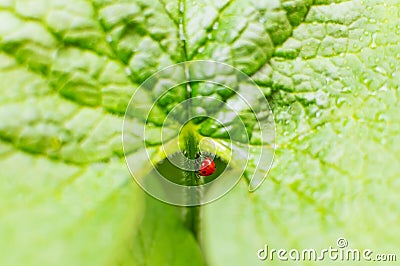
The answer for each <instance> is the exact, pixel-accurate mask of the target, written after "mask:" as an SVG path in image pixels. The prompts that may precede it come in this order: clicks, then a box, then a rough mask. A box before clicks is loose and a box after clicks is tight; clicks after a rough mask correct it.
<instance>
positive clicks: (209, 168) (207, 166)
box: [199, 158, 216, 176]
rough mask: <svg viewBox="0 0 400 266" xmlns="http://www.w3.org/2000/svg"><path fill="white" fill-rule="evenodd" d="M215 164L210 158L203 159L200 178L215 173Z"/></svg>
mask: <svg viewBox="0 0 400 266" xmlns="http://www.w3.org/2000/svg"><path fill="white" fill-rule="evenodd" d="M215 168H216V167H215V162H214V161H213V159H212V158H205V159H204V161H203V162H202V163H201V165H200V170H199V174H200V175H201V176H209V175H212V174H214V172H215Z"/></svg>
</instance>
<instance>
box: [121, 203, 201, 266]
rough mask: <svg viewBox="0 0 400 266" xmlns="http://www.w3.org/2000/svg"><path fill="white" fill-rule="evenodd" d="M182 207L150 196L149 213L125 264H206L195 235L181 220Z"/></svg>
mask: <svg viewBox="0 0 400 266" xmlns="http://www.w3.org/2000/svg"><path fill="white" fill-rule="evenodd" d="M181 212H182V208H181V207H174V206H171V205H167V204H166V203H163V202H160V201H158V200H156V199H154V198H152V197H151V196H146V212H145V215H144V217H143V220H142V222H141V224H140V229H139V231H138V233H137V235H136V236H135V238H134V239H133V243H132V245H131V246H130V249H129V251H130V252H129V253H128V254H127V256H126V257H122V259H121V260H120V261H119V263H120V264H121V265H143V266H153V265H154V266H156V265H174V266H179V265H187V264H188V261H190V265H196V266H198V265H199V266H200V265H205V264H204V261H203V258H202V254H201V251H200V248H199V246H198V244H197V243H196V240H195V239H194V237H193V235H192V233H191V232H189V231H188V230H187V229H186V228H185V227H184V225H183V223H182V222H181V221H180V217H179V215H180V213H181Z"/></svg>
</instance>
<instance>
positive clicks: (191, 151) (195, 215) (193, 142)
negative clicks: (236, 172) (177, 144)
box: [184, 130, 202, 242]
mask: <svg viewBox="0 0 400 266" xmlns="http://www.w3.org/2000/svg"><path fill="white" fill-rule="evenodd" d="M185 139H186V145H185V146H186V150H187V157H188V158H189V159H191V160H194V159H195V158H196V154H197V152H198V141H197V139H196V137H195V135H194V134H193V132H191V131H190V130H188V131H187V133H186V136H185ZM200 184H201V179H200V178H199V177H198V175H197V173H196V172H194V171H188V172H187V173H186V175H185V185H186V186H198V185H200ZM186 196H187V197H190V198H189V199H188V200H189V201H190V202H199V200H200V197H201V196H202V195H201V190H200V188H198V189H196V190H194V193H193V192H192V193H190V194H189V195H186ZM184 222H185V225H186V227H187V228H188V229H189V230H190V231H191V232H192V234H193V236H194V237H195V239H196V240H197V241H198V242H199V240H200V229H201V228H200V225H201V207H200V206H189V207H185V215H184Z"/></svg>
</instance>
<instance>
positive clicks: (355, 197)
mask: <svg viewBox="0 0 400 266" xmlns="http://www.w3.org/2000/svg"><path fill="white" fill-rule="evenodd" d="M314 2H315V3H314V5H312V6H311V7H310V9H309V10H308V12H307V15H306V16H305V19H304V21H303V22H301V23H299V24H298V25H296V26H294V27H293V32H292V33H291V36H290V37H289V38H287V39H286V40H285V41H284V42H282V43H281V44H280V45H278V46H276V48H275V49H274V52H273V56H272V57H271V58H270V60H269V61H268V62H267V63H266V64H264V65H263V66H262V67H261V68H260V70H258V71H256V72H255V73H254V74H253V78H254V79H255V80H256V81H257V82H258V83H259V84H261V85H263V86H265V87H266V88H267V89H266V90H265V91H270V94H269V95H268V98H269V99H270V103H271V104H272V108H273V112H274V114H275V120H276V123H277V127H276V129H277V150H276V157H275V162H274V165H273V168H272V170H271V173H270V179H269V180H268V181H267V182H265V183H264V184H263V186H261V188H260V189H259V190H258V191H256V192H255V193H252V194H248V193H246V191H245V187H244V186H243V184H241V185H239V186H238V187H236V188H235V189H234V190H233V191H231V193H230V194H228V195H227V196H226V197H224V198H223V199H221V200H220V201H218V202H215V203H213V204H210V205H207V206H206V208H205V215H204V217H205V219H206V221H205V224H206V225H205V227H206V232H205V237H204V246H205V247H206V250H205V253H206V254H207V257H208V261H209V263H210V264H211V265H263V264H265V263H267V262H266V261H265V262H263V261H260V260H259V259H258V258H257V251H258V250H259V249H261V248H263V247H264V245H265V244H267V245H268V246H269V248H270V249H272V248H275V249H277V250H278V249H281V248H284V249H286V250H290V249H293V248H297V249H299V250H302V249H307V248H315V249H316V250H321V249H324V248H329V246H333V247H337V246H336V240H337V239H338V238H339V237H344V238H346V239H347V241H348V242H349V248H358V249H360V250H363V249H371V250H372V251H373V252H374V254H376V253H392V254H393V253H394V254H397V255H398V253H397V252H398V248H397V247H398V245H399V240H398V239H399V237H400V231H399V230H398V226H397V224H398V213H399V210H400V209H399V205H398V199H399V197H398V192H397V191H398V190H399V182H398V176H399V173H400V172H399V168H398V163H399V160H400V156H399V155H400V150H399V147H400V146H399V144H400V138H399V126H398V125H399V122H400V121H399V116H398V113H399V111H400V107H399V106H400V104H399V100H398V99H399V87H398V68H397V65H398V64H397V61H398V56H399V55H400V46H399V41H400V32H399V31H398V29H399V28H400V20H399V19H398V10H399V8H400V2H399V1H389V2H388V1H334V2H337V3H330V2H329V1H314ZM285 5H286V3H284V2H282V4H281V5H280V6H282V7H283V6H285ZM299 9H300V8H299ZM199 16H201V14H199ZM247 17H249V19H243V20H245V21H247V23H248V24H250V23H252V22H251V21H252V18H251V16H247ZM288 19H289V18H288ZM270 36H271V38H272V39H274V37H273V36H272V35H271V34H270ZM206 56H207V55H206ZM216 221H218V222H216ZM281 263H282V262H281V261H280V260H278V259H277V257H275V260H274V261H268V264H270V265H281ZM288 263H290V260H289V262H288ZM309 264H310V265H314V262H310V263H309ZM323 264H324V265H325V264H329V259H328V260H326V261H324V262H323Z"/></svg>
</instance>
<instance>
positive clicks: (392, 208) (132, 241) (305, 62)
mask: <svg viewBox="0 0 400 266" xmlns="http://www.w3.org/2000/svg"><path fill="white" fill-rule="evenodd" d="M399 8H400V2H399V1H398V0H393V1H383V0H376V1H373V0H365V1H361V0H353V1H340V0H337V1H336V0H333V1H330V0H314V1H312V0H295V1H284V0H282V1H278V0H274V1H261V0H260V1H257V0H254V1H218V2H215V3H214V2H213V1H205V2H201V1H183V0H180V1H165V0H159V1H155V0H154V1H153V0H146V1H144V0H138V1H119V2H115V1H83V0H73V1H66V0H57V1H45V0H37V1H17V0H16V1H11V0H9V1H7V0H2V1H0V21H1V25H0V50H1V53H0V80H1V87H0V90H1V92H2V94H1V98H0V139H1V141H0V158H1V161H0V169H1V170H0V177H1V184H0V194H1V197H2V200H1V203H0V235H1V240H0V249H1V250H2V256H0V263H1V264H4V265H21V264H22V265H44V264H46V265H54V264H57V265H59V264H65V265H115V264H123V265H167V264H170V265H186V263H187V260H188V259H190V261H191V263H192V264H194V265H195V264H198V265H202V264H204V261H205V260H206V261H207V262H208V263H209V264H210V265H257V263H262V262H260V261H259V260H258V259H257V254H256V252H257V250H258V249H259V248H261V247H262V246H263V245H264V244H265V243H266V242H267V243H268V244H270V245H271V246H274V247H276V248H288V249H290V248H309V247H310V246H312V247H313V248H319V247H322V248H325V247H326V246H329V245H333V243H334V241H336V239H337V238H338V237H339V236H340V237H346V238H347V239H348V240H349V243H350V245H351V246H353V247H359V248H370V249H372V250H376V251H377V252H378V251H381V252H391V253H394V252H396V251H397V247H398V245H399V240H398V239H399V236H400V231H399V229H398V226H397V225H398V213H399V205H398V199H399V197H398V190H399V182H398V180H397V178H398V175H399V169H398V167H397V165H398V162H399V155H400V151H399V147H400V145H399V144H400V143H399V142H400V138H399V126H398V125H399V122H400V121H399V116H398V113H399V111H400V110H399V109H400V108H399V107H400V105H399V102H398V101H399V100H398V99H399V84H398V79H399V73H400V72H399V69H398V63H397V61H398V60H399V59H400V46H399V41H400V31H399V29H400V19H399V18H398V12H399ZM192 59H212V60H216V61H223V62H226V63H228V64H231V65H233V66H235V67H237V68H239V69H240V70H242V71H244V72H245V73H246V74H248V75H250V76H251V77H252V78H253V79H254V80H255V81H256V82H257V84H258V85H259V86H260V87H261V89H262V90H263V92H264V94H265V96H266V97H267V99H268V100H269V103H270V104H271V107H272V110H273V113H274V116H275V121H276V130H277V149H276V158H275V163H274V165H273V167H272V170H271V173H270V176H269V180H268V181H267V182H265V183H264V184H263V186H261V188H260V189H259V190H257V191H256V192H254V193H249V192H248V190H247V188H246V187H245V185H246V183H245V182H240V183H239V184H238V186H237V187H235V189H234V190H232V191H231V192H230V193H229V194H228V195H226V196H225V197H223V198H222V199H220V200H218V201H216V202H214V203H212V204H208V205H206V206H205V207H204V216H203V221H202V227H203V234H202V237H201V238H200V240H199V241H200V242H201V247H202V250H201V251H200V248H199V244H198V243H197V242H196V241H195V239H194V238H193V236H192V235H191V233H190V232H189V231H188V230H186V229H185V227H184V225H183V223H182V222H181V217H180V214H179V212H180V209H177V208H175V207H171V206H168V205H165V204H162V203H159V202H157V201H155V200H153V199H151V198H149V197H148V196H145V195H144V194H143V192H141V190H140V189H139V188H138V187H137V186H136V185H135V184H134V183H133V182H132V180H131V177H130V175H129V173H128V170H127V169H126V166H125V162H124V159H123V151H122V147H121V140H120V139H121V135H122V119H123V114H124V112H125V108H126V106H127V104H128V102H129V99H130V97H131V94H132V88H134V87H138V86H139V84H141V83H142V82H143V81H144V80H145V79H146V78H147V77H149V76H150V75H151V74H153V73H154V72H156V71H157V70H159V69H161V68H163V67H166V66H168V65H171V64H174V63H178V62H183V61H187V60H192ZM160 113H161V114H163V113H165V110H162V109H161V110H160ZM273 263H275V264H279V261H274V262H271V264H273ZM310 264H311V263H310ZM324 265H325V264H324Z"/></svg>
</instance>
